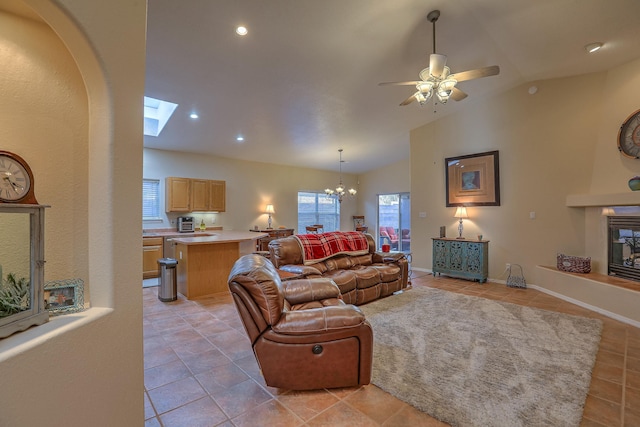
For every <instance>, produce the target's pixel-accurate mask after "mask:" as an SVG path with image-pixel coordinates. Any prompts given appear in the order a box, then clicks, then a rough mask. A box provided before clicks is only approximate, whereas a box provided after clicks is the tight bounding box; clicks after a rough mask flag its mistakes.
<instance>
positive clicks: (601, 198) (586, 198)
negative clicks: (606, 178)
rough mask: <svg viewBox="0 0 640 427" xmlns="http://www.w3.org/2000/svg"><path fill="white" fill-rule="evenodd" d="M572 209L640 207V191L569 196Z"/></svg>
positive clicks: (568, 203)
mask: <svg viewBox="0 0 640 427" xmlns="http://www.w3.org/2000/svg"><path fill="white" fill-rule="evenodd" d="M566 203H567V206H568V207H570V208H586V207H604V206H640V191H629V192H628V193H609V194H570V195H568V196H567V202H566Z"/></svg>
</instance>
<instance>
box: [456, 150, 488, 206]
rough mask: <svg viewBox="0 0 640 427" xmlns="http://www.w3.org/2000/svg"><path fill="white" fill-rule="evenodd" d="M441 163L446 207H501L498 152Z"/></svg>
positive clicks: (461, 157)
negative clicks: (443, 172)
mask: <svg viewBox="0 0 640 427" xmlns="http://www.w3.org/2000/svg"><path fill="white" fill-rule="evenodd" d="M444 160H445V161H444V163H445V174H446V186H447V188H446V194H447V207H450V206H500V173H499V156H498V151H487V152H485V153H478V154H469V155H466V156H458V157H448V158H446V159H444Z"/></svg>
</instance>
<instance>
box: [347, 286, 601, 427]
mask: <svg viewBox="0 0 640 427" xmlns="http://www.w3.org/2000/svg"><path fill="white" fill-rule="evenodd" d="M360 308H361V309H362V310H363V311H364V313H365V315H366V317H367V319H368V320H369V322H370V323H371V325H372V327H373V331H374V332H373V335H374V350H373V377H372V382H373V384H375V385H376V386H378V387H380V388H381V389H383V390H386V391H387V392H389V393H391V394H393V395H394V396H396V397H397V398H399V399H401V400H403V401H405V402H407V403H409V404H411V405H413V406H414V407H416V408H418V409H420V410H422V411H424V412H426V413H428V414H429V415H431V416H433V417H434V418H437V419H439V420H441V421H444V422H446V423H449V424H451V425H453V426H482V427H487V426H500V427H503V426H508V427H517V426H554V427H558V426H578V425H580V420H581V418H582V410H583V407H584V402H585V399H586V396H587V392H588V391H589V383H590V381H591V370H592V368H593V365H594V362H595V358H596V353H597V351H598V345H599V342H600V333H601V331H602V322H601V321H600V320H597V319H587V318H584V317H578V316H571V315H567V314H561V313H555V312H551V311H546V310H540V309H535V308H529V307H523V306H519V305H516V304H509V303H504V302H498V301H492V300H487V299H484V298H478V297H471V296H466V295H460V294H456V293H452V292H447V291H442V290H438V289H425V288H414V289H411V290H409V291H406V292H404V293H402V294H399V295H393V296H390V297H388V298H383V299H381V300H378V301H374V302H372V303H369V304H366V305H364V306H361V307H360Z"/></svg>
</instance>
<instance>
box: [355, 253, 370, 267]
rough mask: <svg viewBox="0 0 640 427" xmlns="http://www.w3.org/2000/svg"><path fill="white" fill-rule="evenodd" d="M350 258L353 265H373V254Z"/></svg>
mask: <svg viewBox="0 0 640 427" xmlns="http://www.w3.org/2000/svg"><path fill="white" fill-rule="evenodd" d="M349 258H351V264H352V265H371V263H372V256H371V254H366V255H356V256H352V257H349Z"/></svg>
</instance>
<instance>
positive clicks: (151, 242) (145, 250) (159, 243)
mask: <svg viewBox="0 0 640 427" xmlns="http://www.w3.org/2000/svg"><path fill="white" fill-rule="evenodd" d="M162 253H163V239H162V237H143V238H142V278H143V279H150V278H152V277H158V259H160V258H162V256H163V255H162Z"/></svg>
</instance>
